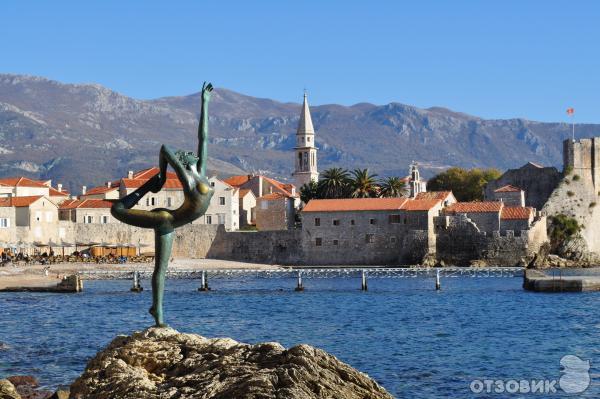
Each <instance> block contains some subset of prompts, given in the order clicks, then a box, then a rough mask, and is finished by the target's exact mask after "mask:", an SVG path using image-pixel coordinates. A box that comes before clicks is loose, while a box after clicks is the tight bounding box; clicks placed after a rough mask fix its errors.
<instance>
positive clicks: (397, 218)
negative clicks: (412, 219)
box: [390, 215, 400, 224]
mask: <svg viewBox="0 0 600 399" xmlns="http://www.w3.org/2000/svg"><path fill="white" fill-rule="evenodd" d="M390 223H392V224H399V223H400V215H390Z"/></svg>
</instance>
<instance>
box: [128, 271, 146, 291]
mask: <svg viewBox="0 0 600 399" xmlns="http://www.w3.org/2000/svg"><path fill="white" fill-rule="evenodd" d="M143 290H144V287H142V285H141V284H140V272H138V271H135V272H133V285H132V286H131V290H130V291H131V292H142V291H143Z"/></svg>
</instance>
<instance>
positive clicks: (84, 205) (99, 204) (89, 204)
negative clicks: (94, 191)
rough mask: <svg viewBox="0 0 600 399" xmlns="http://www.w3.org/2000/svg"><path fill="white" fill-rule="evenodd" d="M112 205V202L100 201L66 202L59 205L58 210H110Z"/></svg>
mask: <svg viewBox="0 0 600 399" xmlns="http://www.w3.org/2000/svg"><path fill="white" fill-rule="evenodd" d="M112 204H113V203H112V202H110V201H105V200H102V199H83V200H67V201H65V202H63V203H62V204H61V205H60V207H59V209H76V208H80V209H93V208H110V207H112Z"/></svg>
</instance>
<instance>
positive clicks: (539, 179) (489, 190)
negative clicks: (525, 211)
mask: <svg viewBox="0 0 600 399" xmlns="http://www.w3.org/2000/svg"><path fill="white" fill-rule="evenodd" d="M560 179H561V175H560V173H559V172H558V170H557V169H556V168H554V167H546V168H544V167H538V166H536V165H533V164H526V165H524V166H522V167H520V168H519V169H509V170H507V171H506V172H505V173H504V174H503V175H502V176H501V177H500V178H499V179H498V180H494V181H491V182H489V183H488V184H487V185H486V187H485V198H487V199H493V198H495V197H494V190H496V189H498V188H500V187H503V186H506V185H507V184H510V185H513V186H516V187H519V188H520V189H522V190H524V191H525V205H526V206H532V207H534V208H535V209H537V210H540V209H542V207H543V206H544V204H545V203H546V201H547V200H548V197H550V194H552V190H554V188H555V187H556V186H557V185H558V182H559V181H560Z"/></svg>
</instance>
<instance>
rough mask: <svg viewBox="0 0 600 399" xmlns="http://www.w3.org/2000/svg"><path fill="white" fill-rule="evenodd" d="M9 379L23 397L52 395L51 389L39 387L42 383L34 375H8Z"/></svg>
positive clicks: (45, 398) (36, 398) (37, 398)
mask: <svg viewBox="0 0 600 399" xmlns="http://www.w3.org/2000/svg"><path fill="white" fill-rule="evenodd" d="M7 380H8V381H10V382H11V384H13V386H14V387H15V388H16V390H17V392H18V393H19V395H21V399H48V398H49V397H50V396H51V395H52V392H50V391H46V390H43V389H38V387H39V385H40V384H39V383H38V380H37V378H35V377H33V376H30V375H15V376H12V377H8V378H7Z"/></svg>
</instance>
